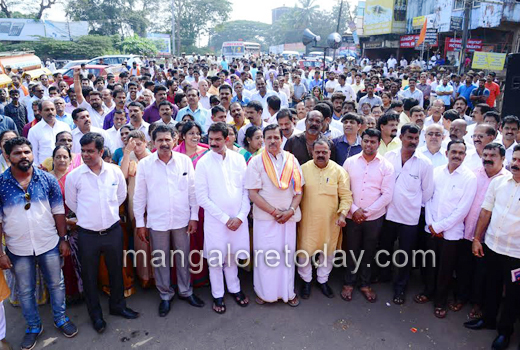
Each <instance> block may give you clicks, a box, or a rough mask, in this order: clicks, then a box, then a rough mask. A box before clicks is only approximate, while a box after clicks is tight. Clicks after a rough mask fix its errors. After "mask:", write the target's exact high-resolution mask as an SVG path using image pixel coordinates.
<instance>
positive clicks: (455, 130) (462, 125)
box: [450, 119, 468, 141]
mask: <svg viewBox="0 0 520 350" xmlns="http://www.w3.org/2000/svg"><path fill="white" fill-rule="evenodd" d="M467 127H468V123H466V121H465V120H464V119H456V120H454V121H452V122H451V125H450V139H451V140H452V141H455V140H463V139H464V136H465V135H466V134H467V132H468V131H467V130H466V129H467Z"/></svg>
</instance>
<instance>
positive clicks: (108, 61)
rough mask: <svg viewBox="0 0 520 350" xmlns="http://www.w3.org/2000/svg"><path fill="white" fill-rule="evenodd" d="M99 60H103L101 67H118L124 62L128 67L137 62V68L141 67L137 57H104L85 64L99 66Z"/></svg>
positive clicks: (141, 63) (139, 59)
mask: <svg viewBox="0 0 520 350" xmlns="http://www.w3.org/2000/svg"><path fill="white" fill-rule="evenodd" d="M101 59H103V65H107V66H112V65H117V66H120V65H121V64H122V63H123V62H126V64H127V65H128V66H132V64H133V63H134V61H135V62H137V65H138V66H142V65H143V62H142V61H141V58H139V56H137V55H106V56H98V57H95V58H93V59H91V60H90V61H88V62H87V64H96V65H99V64H101V63H100V62H101Z"/></svg>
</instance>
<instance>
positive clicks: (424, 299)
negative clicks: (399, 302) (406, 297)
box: [413, 294, 430, 304]
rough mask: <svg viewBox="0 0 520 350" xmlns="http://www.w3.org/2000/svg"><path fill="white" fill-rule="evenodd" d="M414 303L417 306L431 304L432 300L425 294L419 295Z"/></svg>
mask: <svg viewBox="0 0 520 350" xmlns="http://www.w3.org/2000/svg"><path fill="white" fill-rule="evenodd" d="M413 301H415V302H416V303H417V304H426V303H428V302H430V298H428V297H427V296H426V295H425V294H417V295H416V296H414V297H413Z"/></svg>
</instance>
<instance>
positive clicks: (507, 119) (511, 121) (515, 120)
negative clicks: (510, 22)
mask: <svg viewBox="0 0 520 350" xmlns="http://www.w3.org/2000/svg"><path fill="white" fill-rule="evenodd" d="M506 124H516V126H517V127H518V128H520V119H518V117H517V116H514V115H508V116H506V117H505V118H504V119H503V120H502V127H504V126H505V125H506ZM1 139H2V137H1V136H0V140H1Z"/></svg>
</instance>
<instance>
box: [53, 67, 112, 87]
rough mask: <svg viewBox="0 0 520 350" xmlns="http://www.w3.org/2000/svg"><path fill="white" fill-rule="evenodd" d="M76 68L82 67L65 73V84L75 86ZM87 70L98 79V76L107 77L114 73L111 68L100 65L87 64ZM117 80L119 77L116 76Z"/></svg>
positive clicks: (72, 68)
mask: <svg viewBox="0 0 520 350" xmlns="http://www.w3.org/2000/svg"><path fill="white" fill-rule="evenodd" d="M75 68H81V66H79V65H78V66H74V67H70V68H69V69H67V71H66V72H65V73H63V80H65V82H66V83H67V84H68V85H69V86H70V85H72V84H74V69H75ZM85 69H86V70H87V71H88V72H89V73H92V74H94V75H95V76H96V77H98V76H100V75H101V76H105V77H106V76H107V74H108V73H113V72H112V70H111V68H109V67H107V66H104V65H99V64H97V65H96V64H87V65H86V66H85ZM116 79H117V75H116Z"/></svg>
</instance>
